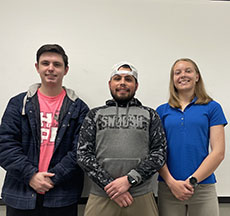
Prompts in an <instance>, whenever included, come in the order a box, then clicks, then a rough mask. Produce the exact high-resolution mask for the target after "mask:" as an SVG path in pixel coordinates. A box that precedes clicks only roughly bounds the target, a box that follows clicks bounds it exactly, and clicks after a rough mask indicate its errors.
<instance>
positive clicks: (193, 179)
mask: <svg viewBox="0 0 230 216" xmlns="http://www.w3.org/2000/svg"><path fill="white" fill-rule="evenodd" d="M189 183H190V185H192V186H193V187H194V188H195V187H196V186H197V185H198V183H197V179H196V177H194V176H190V177H189Z"/></svg>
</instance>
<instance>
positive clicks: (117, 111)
mask: <svg viewBox="0 0 230 216" xmlns="http://www.w3.org/2000/svg"><path fill="white" fill-rule="evenodd" d="M115 103H116V116H115V126H117V123H118V116H119V106H118V103H117V102H115ZM129 107H130V106H129V102H128V103H127V105H126V114H125V116H126V123H127V122H128V116H129Z"/></svg>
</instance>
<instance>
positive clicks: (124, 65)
mask: <svg viewBox="0 0 230 216" xmlns="http://www.w3.org/2000/svg"><path fill="white" fill-rule="evenodd" d="M122 67H123V68H126V69H130V70H131V71H132V68H131V67H130V66H129V65H128V64H123V65H121V66H120V67H119V68H118V69H117V70H119V69H120V68H122ZM134 79H135V81H136V83H138V81H137V79H136V78H135V77H134Z"/></svg>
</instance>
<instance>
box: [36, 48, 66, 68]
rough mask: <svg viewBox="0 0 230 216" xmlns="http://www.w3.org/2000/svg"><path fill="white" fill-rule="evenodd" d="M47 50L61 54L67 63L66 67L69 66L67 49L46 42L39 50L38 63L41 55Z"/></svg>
mask: <svg viewBox="0 0 230 216" xmlns="http://www.w3.org/2000/svg"><path fill="white" fill-rule="evenodd" d="M45 52H53V53H57V54H60V55H61V56H62V58H63V61H64V63H65V67H68V56H67V55H66V54H65V50H64V49H63V48H62V47H61V46H60V45H58V44H45V45H43V46H41V47H40V48H39V49H38V51H37V56H36V58H37V63H38V62H39V58H40V56H41V55H42V54H43V53H45Z"/></svg>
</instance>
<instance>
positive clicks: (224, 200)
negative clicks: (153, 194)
mask: <svg viewBox="0 0 230 216" xmlns="http://www.w3.org/2000/svg"><path fill="white" fill-rule="evenodd" d="M156 199H157V198H156ZM87 200H88V198H87V197H82V198H81V199H80V200H79V205H85V204H86V202H87ZM218 201H219V203H230V197H218ZM0 205H5V204H4V202H3V201H2V199H0Z"/></svg>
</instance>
